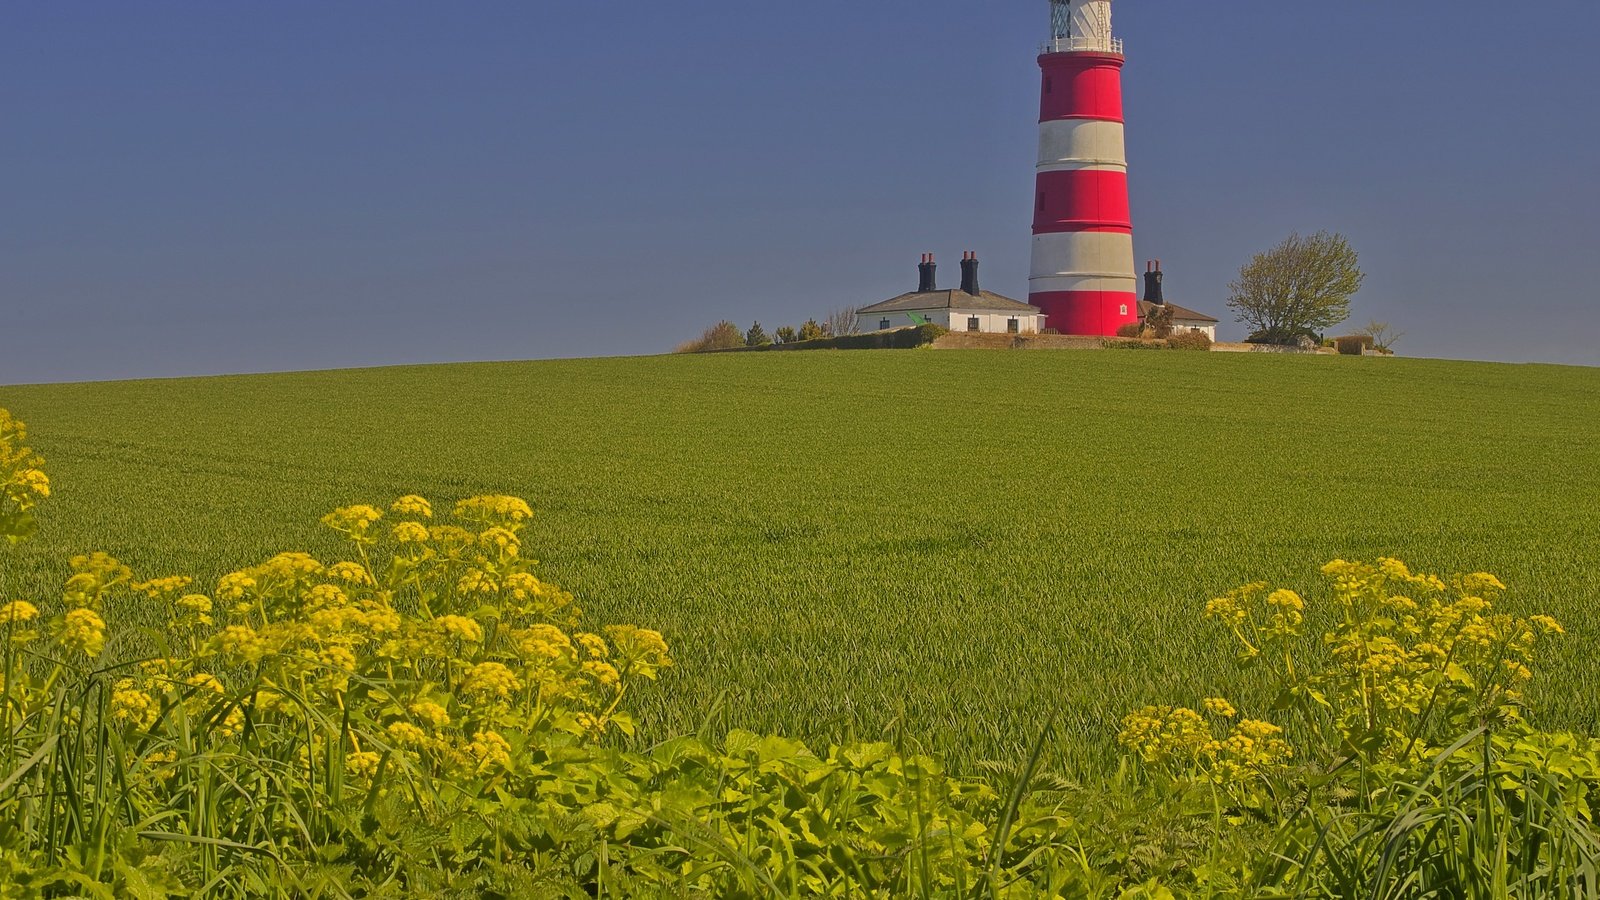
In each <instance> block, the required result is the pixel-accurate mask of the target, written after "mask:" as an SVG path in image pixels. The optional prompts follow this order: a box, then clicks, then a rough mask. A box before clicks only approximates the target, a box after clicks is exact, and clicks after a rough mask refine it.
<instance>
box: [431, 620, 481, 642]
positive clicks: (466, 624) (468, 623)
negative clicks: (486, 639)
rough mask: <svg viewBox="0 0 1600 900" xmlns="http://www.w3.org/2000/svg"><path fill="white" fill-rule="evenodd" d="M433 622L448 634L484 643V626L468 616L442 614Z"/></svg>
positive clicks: (464, 639)
mask: <svg viewBox="0 0 1600 900" xmlns="http://www.w3.org/2000/svg"><path fill="white" fill-rule="evenodd" d="M433 624H434V625H435V626H437V627H438V629H439V630H440V631H441V632H443V633H444V634H446V635H449V636H452V637H457V638H460V639H461V640H463V641H467V642H469V643H473V644H481V643H483V626H481V625H479V624H478V623H477V621H476V620H473V619H469V618H467V617H466V616H440V617H438V618H437V619H434V620H433Z"/></svg>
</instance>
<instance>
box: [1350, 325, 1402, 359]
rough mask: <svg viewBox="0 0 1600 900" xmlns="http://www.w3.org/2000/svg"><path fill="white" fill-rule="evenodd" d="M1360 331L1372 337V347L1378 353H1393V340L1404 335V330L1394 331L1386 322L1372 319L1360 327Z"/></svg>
mask: <svg viewBox="0 0 1600 900" xmlns="http://www.w3.org/2000/svg"><path fill="white" fill-rule="evenodd" d="M1361 333H1362V334H1364V335H1367V336H1368V337H1370V338H1372V349H1374V350H1376V351H1378V352H1379V353H1393V352H1394V342H1395V341H1398V340H1400V339H1401V338H1403V337H1405V336H1406V333H1405V332H1404V331H1396V330H1394V329H1393V328H1391V327H1390V326H1389V323H1388V322H1379V321H1378V320H1376V319H1374V320H1372V321H1371V322H1368V323H1367V327H1365V328H1363V329H1361Z"/></svg>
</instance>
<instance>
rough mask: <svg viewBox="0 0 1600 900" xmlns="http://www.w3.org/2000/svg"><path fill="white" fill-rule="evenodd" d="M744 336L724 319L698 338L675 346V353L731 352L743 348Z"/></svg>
mask: <svg viewBox="0 0 1600 900" xmlns="http://www.w3.org/2000/svg"><path fill="white" fill-rule="evenodd" d="M744 339H745V335H744V332H742V331H740V330H739V326H737V325H735V324H733V323H732V322H729V321H728V320H726V319H724V320H722V321H721V322H718V323H717V324H715V325H713V326H711V327H710V328H707V329H706V330H705V331H703V332H701V333H700V336H699V337H698V338H695V339H694V340H692V341H685V342H684V343H682V344H679V345H678V346H677V349H675V350H674V351H673V352H675V353H706V352H708V351H712V350H732V349H734V348H736V347H743V346H744Z"/></svg>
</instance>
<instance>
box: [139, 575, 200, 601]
mask: <svg viewBox="0 0 1600 900" xmlns="http://www.w3.org/2000/svg"><path fill="white" fill-rule="evenodd" d="M193 583H194V579H193V578H190V577H188V576H186V575H169V576H167V577H165V578H152V579H150V580H149V581H140V582H135V583H134V585H133V589H134V590H136V591H139V592H140V593H142V594H144V595H145V596H146V597H149V598H150V599H152V600H158V599H160V598H162V597H165V596H166V595H168V594H175V593H177V592H178V591H181V590H183V589H184V588H186V587H188V586H189V585H191V584H193Z"/></svg>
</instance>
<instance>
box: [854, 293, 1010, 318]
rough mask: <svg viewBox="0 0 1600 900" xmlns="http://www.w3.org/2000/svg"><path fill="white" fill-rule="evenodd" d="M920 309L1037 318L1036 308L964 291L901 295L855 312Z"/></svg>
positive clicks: (1005, 298)
mask: <svg viewBox="0 0 1600 900" xmlns="http://www.w3.org/2000/svg"><path fill="white" fill-rule="evenodd" d="M923 309H959V310H964V311H970V312H1005V313H1020V314H1023V315H1038V314H1039V312H1040V309H1039V307H1037V306H1029V305H1028V304H1026V303H1023V302H1021V301H1019V300H1013V299H1011V298H1010V297H1002V296H1000V295H999V294H995V293H991V292H989V291H983V292H982V293H980V294H978V295H977V296H973V295H972V294H969V293H967V292H966V291H926V292H923V293H918V292H916V291H912V292H911V293H909V294H901V295H900V296H898V297H895V298H893V299H890V300H885V301H883V302H882V303H874V304H872V305H871V306H863V307H861V308H860V309H858V310H856V312H857V313H858V314H859V315H863V316H872V315H877V314H879V313H893V312H908V311H915V310H923Z"/></svg>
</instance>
